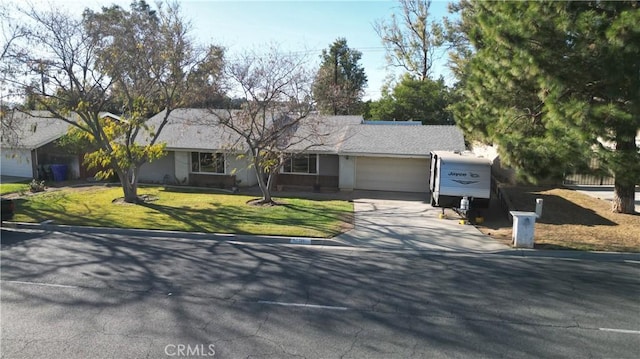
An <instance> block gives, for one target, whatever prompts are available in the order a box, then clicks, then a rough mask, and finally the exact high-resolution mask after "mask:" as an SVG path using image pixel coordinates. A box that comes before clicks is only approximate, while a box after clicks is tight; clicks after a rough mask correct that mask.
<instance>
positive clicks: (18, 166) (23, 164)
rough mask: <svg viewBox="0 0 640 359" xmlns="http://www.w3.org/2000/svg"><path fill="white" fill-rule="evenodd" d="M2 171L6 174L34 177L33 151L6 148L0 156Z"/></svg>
mask: <svg viewBox="0 0 640 359" xmlns="http://www.w3.org/2000/svg"><path fill="white" fill-rule="evenodd" d="M0 165H1V166H2V167H1V169H0V171H1V172H0V173H2V174H3V175H5V176H16V177H33V170H32V167H31V151H29V150H5V149H2V155H1V156H0Z"/></svg>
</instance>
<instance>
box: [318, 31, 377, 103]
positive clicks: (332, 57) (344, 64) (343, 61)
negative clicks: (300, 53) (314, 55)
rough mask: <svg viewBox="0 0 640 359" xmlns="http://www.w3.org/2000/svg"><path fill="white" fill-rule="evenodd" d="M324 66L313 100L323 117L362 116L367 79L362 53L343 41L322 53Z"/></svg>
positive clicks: (334, 43)
mask: <svg viewBox="0 0 640 359" xmlns="http://www.w3.org/2000/svg"><path fill="white" fill-rule="evenodd" d="M320 57H321V58H322V63H321V65H320V68H319V69H318V73H317V74H316V78H315V82H314V85H313V96H314V98H315V100H316V102H317V106H318V109H319V110H320V112H321V113H323V114H332V115H352V114H356V113H358V112H359V110H360V107H361V103H362V96H363V95H364V88H365V87H366V85H367V75H366V74H365V73H364V68H363V67H362V66H361V65H360V64H359V63H358V62H359V61H360V59H361V58H362V53H361V52H360V51H357V50H353V49H350V48H349V46H347V40H346V39H344V38H339V39H337V40H336V41H334V42H333V44H331V46H330V47H329V49H328V50H322V55H321V56H320Z"/></svg>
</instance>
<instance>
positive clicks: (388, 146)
mask: <svg viewBox="0 0 640 359" xmlns="http://www.w3.org/2000/svg"><path fill="white" fill-rule="evenodd" d="M163 115H164V114H163V113H160V114H158V115H156V116H154V118H152V119H151V123H154V122H156V123H157V122H158V121H159V119H160V118H161V117H162V116H163ZM312 116H316V115H312ZM213 117H214V116H213V115H211V114H210V112H208V111H207V110H200V109H178V110H174V111H173V112H172V114H171V116H170V119H169V122H168V123H167V125H166V126H165V128H164V129H163V130H162V133H161V134H160V138H159V141H160V142H164V143H166V149H167V156H165V157H163V158H161V159H159V160H156V161H154V162H151V163H148V164H145V165H144V166H143V167H142V168H141V170H140V176H139V178H140V180H141V181H144V182H155V183H177V184H188V185H195V186H212V187H229V186H231V185H233V184H234V183H237V181H240V182H239V184H240V186H253V185H255V184H256V183H257V179H256V173H255V169H254V168H253V167H251V166H250V164H249V162H248V158H247V156H246V155H244V153H243V150H238V146H232V145H233V144H240V145H241V144H242V143H241V141H240V142H238V137H237V135H234V134H233V133H231V131H230V130H229V129H227V128H225V127H224V126H221V125H211V123H214V122H215V119H214V118H213ZM312 119H313V120H316V119H317V120H319V123H321V124H322V125H321V126H322V129H321V132H322V133H328V134H329V135H328V136H326V137H324V138H323V139H322V144H321V145H317V146H310V143H308V142H301V143H299V144H297V145H296V146H294V147H293V148H291V149H290V150H291V151H292V152H295V155H292V156H291V157H290V158H289V160H287V161H286V162H285V164H284V166H283V167H282V169H281V171H280V173H279V174H278V176H277V179H276V185H284V186H309V188H310V187H311V186H314V185H319V186H320V187H323V188H335V189H340V190H354V189H364V190H390V191H405V192H426V191H427V190H428V177H429V175H428V174H429V154H430V152H431V151H434V150H442V151H463V150H464V149H465V146H464V138H463V135H462V131H461V130H460V129H458V128H457V127H455V126H422V125H421V124H420V123H419V122H415V123H413V124H412V123H408V122H379V121H375V122H369V121H363V119H362V117H361V116H328V117H322V118H319V119H318V118H317V117H313V118H312ZM206 123H210V124H206ZM297 131H305V126H304V125H302V126H300V127H299V128H298V129H297ZM231 148H234V150H231ZM240 148H243V147H240Z"/></svg>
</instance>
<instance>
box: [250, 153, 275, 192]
mask: <svg viewBox="0 0 640 359" xmlns="http://www.w3.org/2000/svg"><path fill="white" fill-rule="evenodd" d="M253 165H254V168H255V169H256V176H257V177H258V187H260V192H262V203H271V202H273V200H272V199H271V188H270V187H269V186H268V185H269V183H268V182H265V180H264V175H265V173H264V168H262V166H260V159H259V158H257V156H255V157H254V160H253Z"/></svg>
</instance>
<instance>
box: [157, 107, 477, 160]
mask: <svg viewBox="0 0 640 359" xmlns="http://www.w3.org/2000/svg"><path fill="white" fill-rule="evenodd" d="M221 113H223V112H221ZM163 116H164V112H161V113H159V114H157V115H156V116H154V117H153V118H151V120H150V123H151V124H155V125H156V126H157V124H159V123H160V121H161V120H162V118H163ZM215 122H216V117H215V116H214V115H213V114H212V113H211V110H207V109H177V110H174V111H172V113H171V115H170V118H169V122H168V123H167V125H166V126H165V128H164V129H163V130H162V132H161V134H160V137H159V141H161V142H165V143H166V144H167V149H169V150H209V151H212V150H224V149H228V148H230V144H232V143H234V141H238V140H239V137H238V135H237V134H234V133H232V131H231V130H229V129H227V128H226V127H225V126H223V125H219V124H216V123H215ZM296 134H297V137H298V139H301V138H304V140H302V141H299V142H296V144H295V145H293V146H292V147H291V148H290V150H292V151H303V150H307V151H309V152H326V153H338V154H352V155H373V156H376V155H378V156H385V155H387V156H399V157H424V156H428V155H429V153H430V152H431V151H434V150H441V151H463V150H464V149H465V146H464V138H463V135H462V131H461V130H460V129H459V128H457V127H455V126H397V125H393V124H390V125H385V124H364V123H363V119H362V116H320V115H311V116H309V117H308V118H307V119H305V120H303V121H302V122H301V125H300V126H299V127H298V129H297V132H296ZM315 134H322V135H321V136H315ZM309 137H311V138H309ZM314 141H316V142H315V143H314ZM238 143H240V144H242V143H241V142H238ZM242 148H244V147H242Z"/></svg>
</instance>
